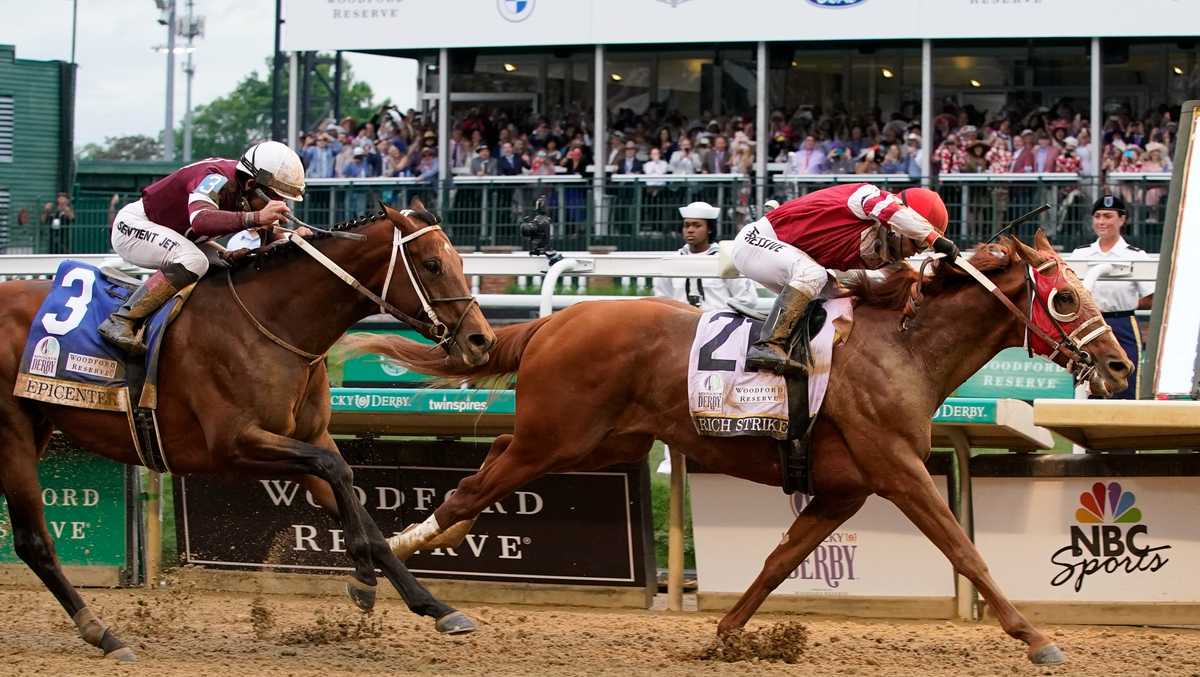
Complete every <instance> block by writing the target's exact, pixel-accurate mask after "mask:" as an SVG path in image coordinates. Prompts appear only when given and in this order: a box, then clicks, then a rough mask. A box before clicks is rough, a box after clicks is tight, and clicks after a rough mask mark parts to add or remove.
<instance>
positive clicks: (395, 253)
mask: <svg viewBox="0 0 1200 677" xmlns="http://www.w3.org/2000/svg"><path fill="white" fill-rule="evenodd" d="M400 213H401V214H404V215H405V216H406V217H409V218H411V217H414V216H416V213H415V212H413V211H412V210H409V209H405V210H403V211H401V212H400ZM383 218H387V215H386V212H385V213H384V215H383ZM389 220H390V219H389ZM441 229H442V227H441V226H440V225H438V224H433V225H428V226H425V227H424V228H420V229H418V230H415V231H413V232H411V233H409V234H408V235H404V234H403V233H401V231H400V227H399V226H398V225H397V224H395V223H392V253H391V258H390V259H389V261H388V268H387V277H386V278H385V279H384V282H383V293H382V294H376V293H375V292H373V291H371V290H370V289H368V288H367V287H366V286H365V285H364V284H363V283H361V282H359V281H358V279H357V278H355V277H354V276H353V275H351V274H350V273H349V272H348V271H347V270H346V269H345V268H343V267H341V266H340V265H338V264H337V262H335V261H334V260H333V259H330V258H329V257H328V256H326V255H325V254H323V253H321V251H320V250H319V249H317V248H316V247H314V246H313V245H312V244H311V243H309V242H308V241H307V240H305V239H304V238H303V237H301V236H299V235H297V234H296V233H294V232H289V233H288V235H287V239H288V241H289V242H292V243H293V244H295V245H296V246H297V247H299V248H300V251H302V252H304V253H305V254H308V255H309V256H310V257H312V258H313V260H315V261H316V262H317V263H320V264H321V265H322V266H324V267H325V268H326V269H327V270H329V272H331V273H333V274H334V275H336V276H337V277H338V279H340V280H342V281H343V282H345V283H346V284H347V285H349V286H350V287H351V288H352V289H354V291H356V292H358V293H359V294H361V295H362V296H365V297H366V298H367V299H369V300H370V301H371V302H372V303H374V304H375V305H377V306H379V312H381V313H387V314H389V315H391V316H392V317H394V318H396V319H397V320H400V321H401V322H404V323H406V324H408V325H410V326H412V327H413V328H414V329H417V330H418V331H420V332H421V333H423V334H425V335H427V336H429V337H430V338H432V339H434V341H436V343H435V344H434V345H433V346H432V347H431V349H436V348H443V349H445V347H446V346H447V345H448V344H450V343H452V342H453V341H454V337H455V336H457V335H458V332H459V330H460V329H461V328H462V325H463V322H464V321H465V320H466V318H467V313H469V312H470V311H471V307H472V306H474V305H476V304H478V303H479V301H478V299H476V298H475V297H474V296H471V295H468V296H443V297H434V296H433V295H431V294H430V293H429V290H428V289H427V288H426V286H425V283H424V282H423V281H422V280H421V277H420V276H419V275H417V274H416V271H415V270H414V268H413V265H412V261H410V260H409V256H408V251H407V248H406V247H405V245H407V244H408V243H409V242H412V241H413V240H415V239H417V238H419V237H421V236H422V235H427V234H429V233H432V232H434V231H440V230H441ZM396 259H400V260H401V261H403V262H404V270H405V272H406V273H407V274H408V280H409V283H410V284H411V285H412V289H413V293H414V294H416V296H417V300H418V301H420V302H421V310H422V311H423V312H424V314H425V316H426V317H428V318H429V320H428V321H424V320H419V319H417V318H415V317H413V316H411V315H409V314H408V313H406V312H404V311H402V310H400V309H399V308H398V307H396V306H395V305H394V304H392V303H391V302H390V301H388V300H387V296H388V290H389V288H390V287H391V283H392V273H393V272H394V271H395V269H396ZM228 280H229V289H230V291H231V292H233V297H234V299H235V300H236V301H237V304H238V306H239V307H241V309H242V310H243V311H244V312H245V313H246V314H247V315H248V316H249V317H250V319H251V321H252V322H253V323H254V326H255V327H257V328H258V330H259V332H261V333H263V334H264V335H266V337H267V338H269V339H271V340H272V341H274V342H275V343H277V344H279V345H280V346H282V347H284V348H286V349H287V350H289V351H291V352H293V353H296V354H297V355H300V356H302V357H304V358H306V359H311V360H313V361H314V362H315V361H318V360H320V359H321V358H322V357H324V355H317V354H315V353H309V352H307V351H305V350H301V349H300V348H297V347H295V346H293V345H291V344H289V343H288V342H286V341H284V340H283V339H281V338H279V337H278V336H276V335H275V334H273V333H271V332H270V331H269V330H268V329H267V328H266V327H265V326H263V324H262V323H261V322H259V321H258V319H257V318H255V317H254V315H253V314H252V313H250V310H249V309H248V308H246V305H245V304H244V303H242V300H241V298H240V297H239V296H238V294H237V290H236V289H235V288H234V286H233V278H232V276H228ZM462 301H466V302H468V303H467V307H466V308H464V309H463V311H462V313H461V314H459V316H458V319H457V320H456V321H455V322H454V324H453V326H452V327H451V326H450V325H447V324H446V323H444V322H442V320H441V318H440V317H439V316H438V314H437V311H436V310H435V309H434V307H433V306H434V304H436V303H457V302H462Z"/></svg>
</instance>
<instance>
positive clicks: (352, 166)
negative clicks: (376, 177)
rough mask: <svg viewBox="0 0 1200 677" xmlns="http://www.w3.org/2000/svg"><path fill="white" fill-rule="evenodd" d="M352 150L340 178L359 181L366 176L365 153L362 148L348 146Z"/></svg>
mask: <svg viewBox="0 0 1200 677" xmlns="http://www.w3.org/2000/svg"><path fill="white" fill-rule="evenodd" d="M348 147H349V148H352V150H351V151H350V162H348V163H346V166H345V167H343V168H342V177H343V178H347V179H361V178H363V177H365V176H366V175H367V162H366V157H367V151H365V150H363V148H362V146H348Z"/></svg>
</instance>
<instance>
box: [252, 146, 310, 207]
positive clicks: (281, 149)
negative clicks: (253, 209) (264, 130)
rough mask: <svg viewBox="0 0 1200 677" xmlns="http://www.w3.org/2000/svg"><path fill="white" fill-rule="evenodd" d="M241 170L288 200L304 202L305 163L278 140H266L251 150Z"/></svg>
mask: <svg viewBox="0 0 1200 677" xmlns="http://www.w3.org/2000/svg"><path fill="white" fill-rule="evenodd" d="M238 171H239V172H245V173H246V174H249V175H250V176H252V177H254V180H255V181H256V182H258V184H259V185H261V186H263V187H264V188H270V189H271V190H273V191H275V192H276V193H278V194H279V195H280V196H282V197H283V198H285V199H287V200H292V201H295V202H300V201H301V200H303V199H304V164H303V163H302V162H300V156H299V155H296V152H295V151H294V150H292V149H291V148H288V147H287V146H285V145H284V144H282V143H279V142H278V141H263V142H262V143H256V144H254V145H253V146H250V147H249V148H247V149H246V152H245V153H243V154H242V160H241V162H239V163H238Z"/></svg>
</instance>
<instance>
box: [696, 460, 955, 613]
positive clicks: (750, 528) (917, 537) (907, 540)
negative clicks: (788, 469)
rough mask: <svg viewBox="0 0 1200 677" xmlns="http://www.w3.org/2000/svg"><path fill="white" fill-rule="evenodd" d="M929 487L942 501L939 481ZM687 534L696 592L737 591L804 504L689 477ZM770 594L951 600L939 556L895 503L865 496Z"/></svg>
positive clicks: (723, 479)
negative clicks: (692, 547)
mask: <svg viewBox="0 0 1200 677" xmlns="http://www.w3.org/2000/svg"><path fill="white" fill-rule="evenodd" d="M933 479H934V482H935V483H936V484H937V486H938V490H939V491H940V492H941V493H942V496H943V497H945V496H946V492H947V487H946V477H945V476H944V475H938V476H935V477H934V478H933ZM688 482H689V484H690V489H691V496H692V530H693V534H694V538H695V544H696V575H697V579H698V584H699V587H700V590H701V592H732V593H741V592H742V591H744V590H745V589H746V588H748V587H749V586H750V583H751V582H752V581H753V580H754V578H755V576H757V575H758V572H759V571H760V570H761V568H762V565H763V563H764V562H765V561H766V558H767V555H768V554H770V552H771V551H772V550H773V549H774V548H775V546H777V545H779V543H780V541H781V539H782V538H783V536H784V534H785V533H786V532H787V529H788V527H789V526H791V524H792V521H793V520H795V518H796V515H797V513H798V512H799V510H800V509H802V508H803V506H804V505H805V504H806V503H805V502H806V497H805V496H803V495H802V494H793V495H792V496H787V495H785V494H783V492H781V491H780V490H779V489H778V488H776V487H768V486H764V485H760V484H755V483H753V482H748V481H746V480H740V479H736V478H733V477H728V476H725V475H713V474H691V475H689V477H688ZM773 594H775V595H814V596H829V597H953V596H954V576H953V571H952V569H951V568H950V564H949V562H947V560H946V558H945V557H943V556H942V553H941V552H940V551H938V549H937V548H936V547H935V546H934V545H933V544H932V543H931V542H929V540H928V539H926V538H925V537H924V536H923V535H922V534H921V532H919V531H918V530H917V528H916V527H914V526H913V525H912V524H911V523H910V522H909V521H908V519H907V518H905V517H904V515H903V514H902V513H901V512H900V510H899V509H897V508H896V507H895V506H894V505H892V504H891V503H890V502H888V501H887V500H885V499H882V498H879V497H878V496H872V497H871V498H870V499H868V500H867V502H866V504H865V505H864V506H863V507H862V509H861V510H859V512H858V514H857V515H855V516H854V517H851V518H850V519H849V520H847V521H846V523H845V524H843V525H842V527H841V528H839V529H838V530H837V531H835V532H833V534H831V535H830V536H829V538H827V539H826V540H825V542H824V543H822V544H821V545H819V546H817V549H816V551H814V552H813V553H812V554H811V555H810V556H809V557H808V559H806V560H804V561H803V562H802V563H801V564H800V566H798V567H797V568H796V569H795V571H793V572H792V573H791V574H789V575H788V577H787V579H786V580H785V581H784V582H783V583H782V584H781V585H780V586H779V588H777V589H776V590H775V592H774V593H773Z"/></svg>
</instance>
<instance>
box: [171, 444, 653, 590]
mask: <svg viewBox="0 0 1200 677" xmlns="http://www.w3.org/2000/svg"><path fill="white" fill-rule="evenodd" d="M339 446H340V448H341V450H342V453H343V455H344V456H345V457H346V459H347V460H348V461H349V462H350V464H351V466H352V467H353V469H354V485H355V493H356V494H357V495H358V499H359V501H360V502H361V503H362V504H363V505H364V506H365V507H366V508H367V512H368V513H370V515H371V516H372V517H373V518H374V519H375V521H376V523H377V524H378V525H379V528H380V530H382V531H383V532H384V534H385V535H391V534H393V533H398V532H400V531H401V530H403V528H404V527H405V526H406V525H408V524H411V523H414V522H421V521H424V520H425V519H426V518H427V517H428V516H429V515H430V513H431V512H432V511H433V510H434V509H435V508H436V507H437V506H439V505H440V504H441V503H442V501H443V500H444V498H445V497H446V496H447V494H449V493H450V492H452V491H453V490H454V489H455V488H456V487H457V486H458V483H459V481H460V480H462V479H463V478H464V477H466V476H468V475H470V474H472V473H473V472H475V469H476V468H477V467H478V466H479V464H480V462H481V461H482V460H483V456H484V454H485V453H486V451H487V449H488V447H489V444H488V443H486V442H485V443H464V442H408V441H403V442H401V441H372V440H353V441H342V442H340V443H339ZM175 491H176V494H175V495H176V497H177V498H176V501H175V506H176V513H177V522H178V525H179V527H178V528H179V530H180V531H179V533H180V549H181V556H182V558H183V560H184V563H186V564H192V565H198V566H204V567H215V568H246V567H249V568H261V569H274V570H279V571H291V572H313V573H330V572H335V571H349V570H350V566H349V559H348V558H347V555H346V542H345V536H344V534H343V533H342V530H341V529H340V528H337V527H336V525H335V524H334V522H333V521H332V520H331V519H330V518H329V517H328V516H327V515H326V514H325V513H324V512H323V511H321V510H320V509H319V508H317V507H316V505H315V503H314V502H313V499H312V497H311V496H310V495H309V494H308V493H307V492H306V491H305V490H304V488H303V487H302V486H300V485H299V484H298V483H297V482H295V481H292V480H257V479H242V480H220V479H217V478H209V477H188V478H179V477H177V478H176V479H175ZM650 509H651V507H650V501H649V475H648V469H647V467H646V465H645V464H644V463H643V464H636V465H632V466H614V467H612V468H608V469H605V470H602V471H597V472H579V473H556V474H551V475H547V476H546V477H543V478H540V479H537V480H535V481H533V482H530V483H529V484H528V485H526V486H524V487H521V488H520V489H518V490H517V491H515V492H514V493H513V494H512V495H511V496H509V497H507V498H505V499H503V500H501V501H500V502H498V503H496V504H494V505H492V506H491V507H489V508H488V509H487V510H485V511H484V513H483V514H482V515H480V517H479V520H478V521H477V522H476V524H475V527H474V529H473V530H472V533H471V534H470V535H469V536H467V539H466V540H465V541H463V543H462V544H461V545H460V546H458V547H456V548H439V549H434V550H430V551H427V552H418V553H416V554H414V555H413V556H412V557H411V558H410V559H409V560H408V562H407V564H408V567H409V568H410V569H411V570H412V571H413V572H414V573H416V574H418V575H420V576H424V577H429V578H457V579H474V580H483V581H519V582H526V583H547V584H571V585H604V586H628V587H636V588H640V587H646V586H647V584H648V583H647V582H648V581H650V582H651V583H653V581H654V578H653V576H648V573H649V572H650V571H652V570H653V565H654V563H653V561H652V559H650V558H652V557H653V548H652V547H651V543H650V539H651V538H652V531H653V530H652V527H651V523H650Z"/></svg>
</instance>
